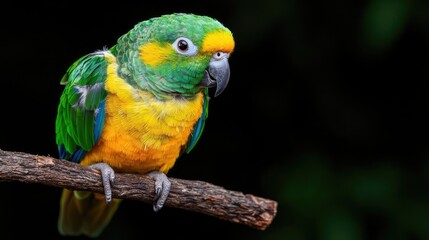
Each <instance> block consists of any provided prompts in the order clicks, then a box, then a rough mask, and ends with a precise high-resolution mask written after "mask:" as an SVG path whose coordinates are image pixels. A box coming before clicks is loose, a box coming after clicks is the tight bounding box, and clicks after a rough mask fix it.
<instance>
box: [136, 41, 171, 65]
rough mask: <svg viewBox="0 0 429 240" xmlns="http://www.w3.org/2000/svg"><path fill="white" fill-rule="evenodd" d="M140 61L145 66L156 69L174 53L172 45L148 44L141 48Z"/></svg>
mask: <svg viewBox="0 0 429 240" xmlns="http://www.w3.org/2000/svg"><path fill="white" fill-rule="evenodd" d="M139 50H140V59H141V60H142V61H143V63H144V64H147V65H150V66H151V67H156V65H158V64H160V63H161V62H163V61H164V60H166V59H167V58H168V57H169V56H170V54H171V53H172V52H173V51H174V49H173V47H172V46H171V45H170V44H160V43H151V42H150V43H147V44H145V45H142V46H141V47H140V49H139Z"/></svg>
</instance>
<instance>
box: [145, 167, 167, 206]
mask: <svg viewBox="0 0 429 240" xmlns="http://www.w3.org/2000/svg"><path fill="white" fill-rule="evenodd" d="M149 176H151V177H153V179H154V180H155V198H154V203H153V210H154V211H155V212H158V211H159V210H161V208H162V207H163V206H164V203H165V200H167V197H168V194H169V193H170V187H171V183H170V181H169V180H168V178H167V176H166V175H165V174H164V173H162V172H157V171H154V172H150V173H149Z"/></svg>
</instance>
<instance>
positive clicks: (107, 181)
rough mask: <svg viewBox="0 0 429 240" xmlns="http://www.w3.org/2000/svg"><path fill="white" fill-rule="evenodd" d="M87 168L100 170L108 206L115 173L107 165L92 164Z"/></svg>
mask: <svg viewBox="0 0 429 240" xmlns="http://www.w3.org/2000/svg"><path fill="white" fill-rule="evenodd" d="M89 168H94V169H98V170H100V172H101V180H102V183H103V186H104V195H105V197H106V203H107V204H109V203H110V202H111V201H112V185H113V182H114V181H115V171H114V170H113V169H112V168H111V167H110V166H109V165H108V164H107V163H96V164H92V165H90V166H89Z"/></svg>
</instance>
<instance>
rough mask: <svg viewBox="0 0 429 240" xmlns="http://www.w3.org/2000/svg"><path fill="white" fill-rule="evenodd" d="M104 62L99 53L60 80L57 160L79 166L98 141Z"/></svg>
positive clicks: (101, 123)
mask: <svg viewBox="0 0 429 240" xmlns="http://www.w3.org/2000/svg"><path fill="white" fill-rule="evenodd" d="M106 76H107V61H106V60H105V57H104V54H103V53H102V52H96V53H92V54H88V55H85V56H83V57H81V58H80V59H78V60H77V61H76V62H75V63H73V65H71V66H70V68H69V69H68V70H67V72H66V74H65V75H64V77H63V78H62V79H61V84H63V85H66V86H65V88H64V91H63V93H62V95H61V99H60V104H59V106H58V113H57V119H56V126H55V130H56V143H57V145H58V150H59V154H60V158H62V159H66V160H70V161H74V162H80V160H81V159H82V158H83V157H84V156H85V154H86V152H87V151H89V150H90V149H91V148H92V147H93V146H94V144H95V143H96V142H97V140H98V139H99V137H100V134H101V131H102V128H103V123H104V116H105V109H104V104H105V99H106V94H107V93H106V90H105V88H104V84H105V81H106Z"/></svg>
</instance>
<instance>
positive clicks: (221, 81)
mask: <svg viewBox="0 0 429 240" xmlns="http://www.w3.org/2000/svg"><path fill="white" fill-rule="evenodd" d="M228 57H229V53H224V52H216V53H215V54H214V55H213V57H212V59H211V60H210V63H209V67H208V68H207V69H206V71H205V73H204V78H203V80H201V86H203V87H208V88H210V87H214V86H216V92H215V95H214V96H215V97H217V96H219V95H220V94H221V93H222V92H223V90H225V88H226V86H227V85H228V82H229V75H230V72H229V63H228Z"/></svg>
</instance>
